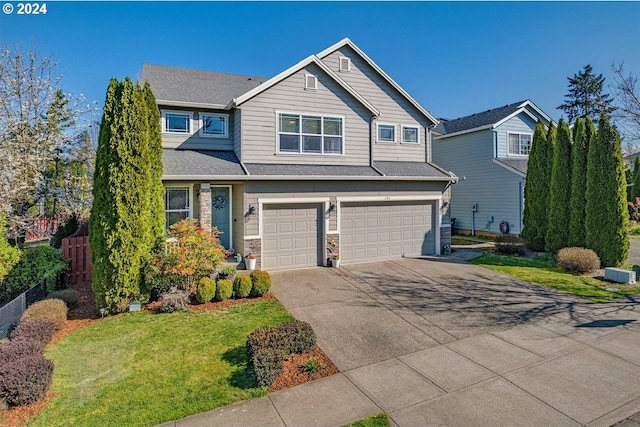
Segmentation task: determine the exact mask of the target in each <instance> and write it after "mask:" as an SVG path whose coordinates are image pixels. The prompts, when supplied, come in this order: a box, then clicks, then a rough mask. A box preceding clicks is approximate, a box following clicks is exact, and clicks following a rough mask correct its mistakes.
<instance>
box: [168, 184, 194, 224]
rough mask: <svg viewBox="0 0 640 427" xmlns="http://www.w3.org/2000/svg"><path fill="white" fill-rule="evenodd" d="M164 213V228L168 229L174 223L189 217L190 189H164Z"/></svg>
mask: <svg viewBox="0 0 640 427" xmlns="http://www.w3.org/2000/svg"><path fill="white" fill-rule="evenodd" d="M165 190H166V191H165V194H164V213H165V219H166V224H167V225H166V226H167V228H169V227H170V226H171V225H173V224H175V223H176V222H180V221H182V220H183V219H186V218H190V217H191V195H190V191H189V190H190V187H188V186H184V187H177V186H176V187H165Z"/></svg>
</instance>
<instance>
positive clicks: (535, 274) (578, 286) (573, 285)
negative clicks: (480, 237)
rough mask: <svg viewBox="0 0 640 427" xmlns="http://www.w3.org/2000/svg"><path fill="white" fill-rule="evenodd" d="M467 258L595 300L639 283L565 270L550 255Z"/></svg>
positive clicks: (635, 289) (632, 290)
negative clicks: (606, 280) (544, 256)
mask: <svg viewBox="0 0 640 427" xmlns="http://www.w3.org/2000/svg"><path fill="white" fill-rule="evenodd" d="M470 262H471V263H472V264H476V265H481V266H483V267H486V268H490V269H492V270H496V271H500V272H502V273H506V274H510V275H512V276H515V277H518V278H520V279H523V280H527V281H529V282H533V283H537V284H539V285H543V286H546V287H548V288H553V289H557V290H559V291H562V292H566V293H569V294H573V295H577V296H579V297H582V298H585V299H588V300H590V301H594V302H605V301H610V300H612V299H615V298H620V297H623V296H629V295H637V294H640V286H638V285H636V286H629V285H624V284H620V283H609V282H605V281H602V280H598V279H595V278H592V277H584V276H575V275H573V274H570V273H566V272H564V271H563V270H561V269H560V268H559V267H557V266H556V264H555V261H553V260H552V259H549V258H520V257H514V256H505V255H494V254H488V253H485V254H483V255H482V256H480V257H478V258H475V259H473V260H471V261H470ZM607 288H616V289H619V290H620V292H611V291H608V290H607Z"/></svg>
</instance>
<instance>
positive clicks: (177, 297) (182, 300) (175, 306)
mask: <svg viewBox="0 0 640 427" xmlns="http://www.w3.org/2000/svg"><path fill="white" fill-rule="evenodd" d="M188 308H189V294H188V293H187V291H183V290H182V289H178V288H176V287H172V288H171V289H169V290H168V291H166V292H163V293H162V294H160V312H162V313H173V312H174V311H181V310H187V309H188Z"/></svg>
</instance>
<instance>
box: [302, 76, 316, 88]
mask: <svg viewBox="0 0 640 427" xmlns="http://www.w3.org/2000/svg"><path fill="white" fill-rule="evenodd" d="M304 88H305V89H318V77H316V76H314V75H313V74H305V75H304Z"/></svg>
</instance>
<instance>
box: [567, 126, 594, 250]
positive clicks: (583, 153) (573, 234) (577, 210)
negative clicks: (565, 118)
mask: <svg viewBox="0 0 640 427" xmlns="http://www.w3.org/2000/svg"><path fill="white" fill-rule="evenodd" d="M588 153H589V141H588V140H587V130H586V128H585V123H584V121H583V120H582V119H581V118H580V117H578V118H577V119H576V122H575V124H574V126H573V145H572V146H571V163H572V165H571V198H570V202H569V207H570V217H569V241H568V245H569V246H575V247H580V248H584V247H585V246H586V244H587V241H586V237H585V232H586V230H585V228H584V210H585V204H586V202H587V201H586V199H585V191H586V188H587V155H588Z"/></svg>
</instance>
